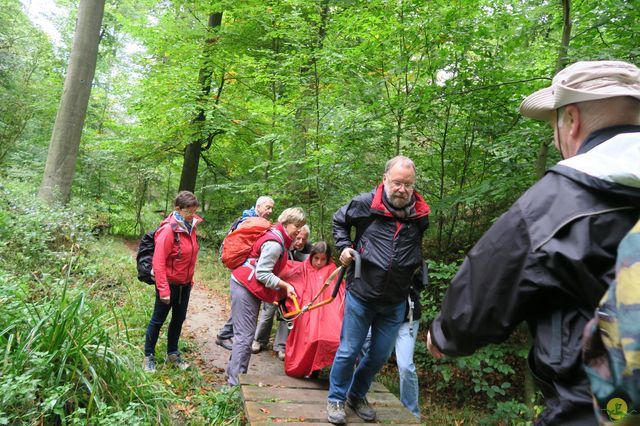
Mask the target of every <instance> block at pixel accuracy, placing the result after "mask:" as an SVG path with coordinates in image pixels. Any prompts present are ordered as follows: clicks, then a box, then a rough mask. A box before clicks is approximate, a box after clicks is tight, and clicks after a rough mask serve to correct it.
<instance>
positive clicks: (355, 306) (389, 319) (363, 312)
mask: <svg viewBox="0 0 640 426" xmlns="http://www.w3.org/2000/svg"><path fill="white" fill-rule="evenodd" d="M415 182H416V168H415V165H414V164H413V161H411V159H410V158H407V157H404V156H397V157H394V158H392V159H391V160H389V161H388V162H387V164H386V167H385V171H384V174H383V176H382V183H381V184H380V185H379V186H378V187H377V188H376V189H374V190H373V191H372V192H369V193H364V194H360V195H357V196H356V197H354V198H353V199H352V200H351V201H350V202H349V203H348V204H347V205H345V206H343V207H342V208H341V209H340V210H338V211H337V212H336V213H335V214H334V216H333V237H334V240H335V243H336V248H337V250H338V252H340V253H341V254H340V261H341V262H342V264H343V265H349V264H350V263H351V262H352V261H353V257H352V255H351V253H350V251H351V250H352V249H355V250H356V251H357V252H358V253H360V256H361V259H362V267H361V277H360V278H359V279H354V277H353V274H352V273H350V274H349V275H348V277H347V296H346V299H345V308H344V320H343V322H342V330H341V333H340V346H339V347H338V352H337V353H336V356H335V359H334V361H333V366H332V368H331V374H330V378H329V379H330V384H329V395H328V397H327V418H328V420H329V422H330V423H334V424H344V423H346V421H347V419H346V414H345V403H346V405H348V406H349V407H350V408H351V409H353V411H354V412H355V413H356V414H357V415H358V416H359V417H361V418H362V419H363V420H365V421H373V420H375V419H376V412H375V411H374V410H373V409H372V408H371V407H370V406H369V403H368V402H367V398H366V395H367V392H368V391H369V387H370V386H371V383H372V381H373V378H374V377H375V375H376V374H377V373H378V371H379V370H380V369H381V368H382V366H383V365H384V363H385V362H386V361H387V359H388V358H389V356H390V355H391V351H392V350H393V348H394V345H395V342H396V337H397V335H398V330H399V329H400V326H401V325H402V322H403V320H404V317H405V313H406V312H405V302H406V300H407V296H408V295H409V290H410V288H411V284H412V277H413V275H414V273H415V272H416V270H418V269H419V268H420V267H421V266H422V264H423V258H422V235H423V233H424V231H425V230H426V229H427V226H428V225H429V219H428V215H429V213H430V208H429V206H428V205H427V203H426V202H425V200H424V198H422V196H421V195H420V194H418V193H417V192H416V191H415ZM352 228H355V230H356V234H355V239H354V240H352V239H351V229H352ZM370 327H371V347H370V350H369V351H368V352H367V355H365V356H364V358H363V359H362V360H360V362H359V364H358V367H357V368H355V371H354V364H355V361H356V357H357V356H358V355H359V354H360V351H361V348H362V345H363V343H364V341H365V338H366V337H367V332H368V331H369V328H370Z"/></svg>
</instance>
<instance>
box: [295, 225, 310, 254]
mask: <svg viewBox="0 0 640 426" xmlns="http://www.w3.org/2000/svg"><path fill="white" fill-rule="evenodd" d="M308 240H309V233H308V232H307V231H305V230H304V229H301V230H300V232H299V233H298V236H297V237H296V239H295V241H294V242H293V248H294V249H296V250H302V249H303V248H304V246H305V244H307V241H308Z"/></svg>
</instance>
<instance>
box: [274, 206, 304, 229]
mask: <svg viewBox="0 0 640 426" xmlns="http://www.w3.org/2000/svg"><path fill="white" fill-rule="evenodd" d="M278 222H279V223H281V224H282V225H283V226H286V225H288V224H290V223H293V224H294V225H297V226H302V225H304V224H306V223H307V218H306V216H305V214H304V210H302V209H301V208H300V207H290V208H288V209H285V210H284V211H283V212H282V213H280V216H278Z"/></svg>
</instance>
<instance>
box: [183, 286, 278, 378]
mask: <svg viewBox="0 0 640 426" xmlns="http://www.w3.org/2000/svg"><path fill="white" fill-rule="evenodd" d="M230 311H231V306H230V302H229V297H228V296H221V295H219V294H217V293H216V292H214V291H212V290H209V289H208V288H207V287H206V286H205V285H203V284H201V283H198V282H196V286H195V287H194V289H193V292H192V293H191V299H190V301H189V312H188V313H187V319H186V321H185V324H184V328H183V331H182V333H183V335H185V336H186V335H188V336H190V337H192V338H193V339H195V341H196V342H197V343H198V346H199V347H200V353H199V354H197V353H193V354H188V358H190V359H192V360H194V361H195V363H196V364H197V365H198V367H199V368H201V369H202V370H203V371H204V372H205V373H211V374H212V375H213V376H214V382H215V383H216V384H219V385H224V384H226V377H225V368H226V367H227V361H228V360H229V355H230V354H231V352H230V351H228V350H226V349H224V348H222V347H221V346H218V345H216V334H217V332H218V330H220V328H221V327H222V326H223V325H224V323H225V322H226V321H227V318H228V316H229V313H230ZM248 373H250V374H251V373H254V374H257V373H259V374H275V375H284V363H283V362H282V361H280V360H279V359H278V358H277V356H276V354H275V352H273V350H271V349H267V350H263V351H262V352H260V353H258V354H252V355H251V362H250V363H249V371H248Z"/></svg>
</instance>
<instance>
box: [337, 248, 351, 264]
mask: <svg viewBox="0 0 640 426" xmlns="http://www.w3.org/2000/svg"><path fill="white" fill-rule="evenodd" d="M351 250H353V249H351V248H346V249H344V250H342V253H340V262H341V263H342V264H343V265H344V266H349V265H350V264H351V262H353V256H352V255H351Z"/></svg>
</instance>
